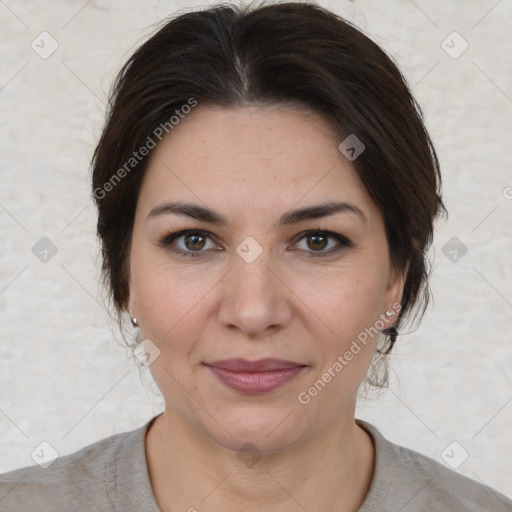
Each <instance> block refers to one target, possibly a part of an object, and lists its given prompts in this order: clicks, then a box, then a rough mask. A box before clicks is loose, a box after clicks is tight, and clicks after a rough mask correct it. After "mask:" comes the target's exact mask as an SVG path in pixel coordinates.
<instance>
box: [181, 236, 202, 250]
mask: <svg viewBox="0 0 512 512" xmlns="http://www.w3.org/2000/svg"><path fill="white" fill-rule="evenodd" d="M183 240H184V241H183V243H184V245H185V248H186V249H188V250H190V251H198V250H201V249H203V248H204V246H205V244H206V237H205V236H203V235H201V234H197V233H192V234H188V235H184V237H183Z"/></svg>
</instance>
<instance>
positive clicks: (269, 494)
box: [146, 408, 375, 512]
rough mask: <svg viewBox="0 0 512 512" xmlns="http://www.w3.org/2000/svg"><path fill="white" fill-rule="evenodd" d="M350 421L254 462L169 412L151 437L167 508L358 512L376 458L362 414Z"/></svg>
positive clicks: (150, 457)
mask: <svg viewBox="0 0 512 512" xmlns="http://www.w3.org/2000/svg"><path fill="white" fill-rule="evenodd" d="M349 409H350V408H349ZM345 416H346V417H344V418H340V421H339V422H337V423H336V424H333V425H332V426H331V427H329V428H328V429H326V430H323V431H321V432H320V431H319V432H316V433H315V434H314V435H313V436H311V437H310V438H309V439H307V440H305V441H303V442H301V443H300V444H297V445H296V446H293V447H290V448H288V449H287V450H286V451H280V452H275V453H265V454H261V456H260V454H258V455H256V456H254V455H253V456H252V458H251V455H250V454H247V457H241V456H240V454H238V453H237V452H235V451H233V450H231V449H228V448H225V447H224V446H222V445H220V444H218V443H216V442H215V441H214V440H213V439H211V438H210V437H209V436H207V435H206V434H205V433H204V431H200V430H198V429H195V428H194V427H192V426H191V425H190V424H189V423H187V422H186V421H184V420H183V418H181V417H180V416H178V415H177V414H173V413H172V412H170V411H169V410H166V411H165V412H164V413H163V414H162V415H161V416H159V417H158V418H157V419H156V420H155V421H154V422H153V424H152V425H151V427H150V428H149V430H148V432H147V435H146V454H147V461H148V468H149V474H150V479H151V483H152V487H153V492H154V494H155V497H156V500H157V503H158V505H159V508H160V509H161V510H162V511H163V512H174V511H175V510H191V511H193V510H194V509H197V510H223V511H226V512H230V511H235V510H237V511H238V510H240V509H244V510H250V511H255V512H256V511H262V510H269V509H270V510H273V511H275V512H288V511H291V510H297V509H298V508H299V509H300V508H302V509H306V510H308V511H311V512H313V511H316V510H333V509H336V510H338V511H340V512H355V511H357V510H358V509H359V507H360V506H361V504H362V502H363V501H364V498H365V496H366V494H367V492H368V489H369V487H370V483H371V479H372V475H373V468H374V458H375V455H374V448H373V444H372V442H371V439H370V437H369V436H368V434H366V432H364V431H363V430H362V429H361V428H360V427H359V426H357V425H356V423H355V421H354V408H352V409H350V410H347V411H346V415H345ZM248 504H249V505H248Z"/></svg>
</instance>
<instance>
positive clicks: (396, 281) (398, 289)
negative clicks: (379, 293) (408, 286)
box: [384, 261, 410, 327]
mask: <svg viewBox="0 0 512 512" xmlns="http://www.w3.org/2000/svg"><path fill="white" fill-rule="evenodd" d="M409 266H410V262H409V261H408V262H407V264H406V265H405V268H404V269H402V270H400V269H398V268H392V269H391V272H390V276H389V281H388V285H387V289H386V311H390V310H391V311H393V313H394V315H392V316H389V317H388V316H386V318H385V320H384V322H385V324H386V327H391V326H392V325H393V324H394V323H395V322H396V319H397V317H398V314H399V313H400V309H401V304H402V297H403V294H404V287H405V282H406V280H407V273H408V272H409Z"/></svg>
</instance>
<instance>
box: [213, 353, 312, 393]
mask: <svg viewBox="0 0 512 512" xmlns="http://www.w3.org/2000/svg"><path fill="white" fill-rule="evenodd" d="M204 364H205V365H206V366H207V367H208V368H209V369H210V370H211V371H212V373H213V374H214V375H215V376H216V377H217V378H218V379H219V380H220V381H221V382H222V383H223V384H225V385H226V386H228V387H230V388H232V389H235V390H237V391H242V392H244V393H252V394H256V393H266V392H269V391H272V390H274V389H276V388H278V387H280V386H282V385H284V384H286V383H287V382H289V381H290V380H291V379H292V378H293V377H295V375H297V374H298V373H299V372H301V371H302V370H303V369H304V368H305V367H306V366H305V365H302V364H298V363H294V362H292V361H285V360H283V359H274V358H267V359H259V360H256V361H248V360H245V359H224V360H222V361H214V362H212V363H204Z"/></svg>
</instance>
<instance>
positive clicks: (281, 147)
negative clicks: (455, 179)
mask: <svg viewBox="0 0 512 512" xmlns="http://www.w3.org/2000/svg"><path fill="white" fill-rule="evenodd" d="M110 105H111V108H110V111H109V113H108V119H107V122H106V125H105V128H104V130H103V134H102V136H101V139H100V141H99V144H98V146H97V149H96V152H95V154H94V157H93V186H92V189H93V196H94V198H95V200H96V203H97V206H98V235H99V237H100V240H101V243H102V251H103V252H102V254H103V270H104V276H105V281H106V283H107V285H108V287H109V290H110V292H111V296H112V300H113V303H114V305H115V307H116V308H117V311H118V312H119V319H120V322H121V321H122V317H123V315H125V314H127V313H129V315H130V318H131V322H132V324H133V327H134V328H135V329H136V332H137V333H138V337H137V346H136V348H135V352H136V354H137V355H138V357H139V358H140V359H141V360H142V361H143V364H145V365H148V366H149V368H150V371H151V373H152V375H153V377H154V379H155V381H156V383H157V385H158V387H159V388H160V390H161V392H162V395H163V396H164V399H165V411H164V412H163V413H161V414H160V415H158V416H156V417H154V418H152V419H151V420H150V421H149V422H148V423H147V424H146V425H144V426H143V427H141V428H139V429H136V430H134V431H132V432H127V433H123V434H117V435H115V436H112V437H109V438H107V439H103V440H101V441H99V442H97V443H94V444H92V445H89V446H86V447H85V448H83V449H82V450H79V451H78V452H75V453H73V454H70V455H67V456H63V457H60V458H59V459H57V460H56V461H55V462H53V463H52V464H51V465H49V466H48V467H47V468H42V467H39V466H36V467H32V468H21V469H18V470H15V471H12V472H9V473H6V474H4V475H2V476H1V477H0V500H1V501H0V504H1V505H2V510H6V511H7V510H32V509H37V510H39V511H43V510H52V511H53V510H81V511H82V510H104V511H106V510H123V511H129V510H134V511H136V510H137V511H139V510H144V511H150V510H154V511H158V510H161V511H180V510H188V511H195V510H198V511H201V510H204V511H207V510H208V511H219V510H223V511H229V510H239V509H241V508H242V507H243V508H249V509H250V510H254V511H264V510H265V511H266V510H273V511H283V512H284V511H292V510H293V511H296V510H308V511H316V510H318V511H320V510H333V511H334V510H336V511H340V512H354V511H361V512H368V511H397V510H403V511H405V510H415V511H423V510H425V511H426V510H429V511H430V510H443V511H477V510H492V511H502V510H503V511H505V510H510V507H511V506H512V502H510V500H508V499H507V498H506V497H505V496H503V495H501V494H500V493H498V492H496V491H494V490H492V489H490V488H488V487H485V486H483V485H481V484H479V483H477V482H474V481H472V480H469V479H467V478H465V477H463V476H461V475H459V474H457V473H455V472H453V471H451V470H449V469H447V467H445V466H443V465H441V464H439V463H437V462H435V461H433V460H432V459H429V458H427V457H425V456H423V455H421V454H419V453H416V452H414V451H412V450H409V449H406V448H402V447H400V446H397V445H394V444H392V443H390V442H389V441H387V440H386V439H385V438H383V437H382V435H381V434H380V433H379V431H378V430H377V429H376V428H375V427H374V426H372V425H370V424H368V423H365V422H363V421H361V420H356V419H355V405H356V396H357V391H358V389H359V387H360V385H361V383H362V382H363V380H364V379H365V376H367V375H368V380H369V381H370V382H373V383H376V384H379V385H384V381H385V371H384V372H382V371H379V369H380V370H382V369H383V368H384V369H385V366H384V367H383V364H385V359H383V358H385V355H386V354H387V353H389V351H390V350H391V349H392V347H393V344H394V343H395V342H396V339H397V335H398V332H399V331H400V328H401V327H402V326H403V325H404V324H405V322H406V321H407V320H408V319H409V318H412V317H413V316H414V314H417V313H419V314H421V313H422V311H423V310H424V307H425V305H426V302H427V299H428V286H427V277H428V275H427V274H428V273H427V264H426V251H427V249H428V247H429V244H430V243H431V241H432V233H433V223H434V220H435V218H436V217H437V216H438V215H439V214H440V213H442V212H443V211H444V205H443V202H442V199H441V195H440V183H441V177H440V171H439V165H438V161H437V157H436V153H435V150H434V148H433V146H432V143H431V140H430V138H429V135H428V133H427V132H426V130H425V128H424V126H423V122H422V117H421V111H420V109H419V107H418V105H417V104H416V102H415V100H414V98H413V97H412V96H411V94H410V91H409V90H408V88H407V86H406V84H405V81H404V79H403V77H402V75H401V74H400V72H399V70H398V69H397V68H396V66H395V64H394V63H393V62H392V61H391V60H390V59H389V58H388V57H387V56H386V55H385V54H384V53H383V51H382V50H381V49H380V48H379V47H378V46H377V45H376V44H375V43H373V42H372V41H371V40H370V39H369V38H367V37H366V36H364V35H363V34H362V33H361V32H359V31H358V30H357V29H356V28H355V27H353V26H352V25H350V24H349V23H347V22H345V21H343V20H342V19H340V18H339V17H337V16H335V15H334V14H332V13H330V12H329V11H327V10H324V9H321V8H320V7H317V6H314V5H311V4H303V3H281V4H275V5H264V6H261V7H258V8H254V7H252V8H249V7H246V8H235V7H229V6H219V7H213V8H210V9H208V10H204V11H199V12H194V13H188V14H184V15H182V16H179V17H177V18H176V19H174V20H172V21H170V22H168V23H167V24H165V25H164V26H163V27H162V28H161V29H160V30H159V31H158V32H157V33H156V34H155V35H154V36H153V37H151V38H150V39H149V40H148V41H147V42H146V43H145V44H143V45H142V46H141V47H140V48H139V49H138V50H137V51H136V52H135V54H134V55H133V56H132V57H131V58H130V59H129V61H128V62H127V63H126V65H125V66H124V67H123V69H122V71H121V73H120V74H119V77H118V79H117V81H116V84H115V87H114V90H113V93H112V98H111V103H110ZM142 340H144V341H143V342H142ZM140 342H142V344H140Z"/></svg>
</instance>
